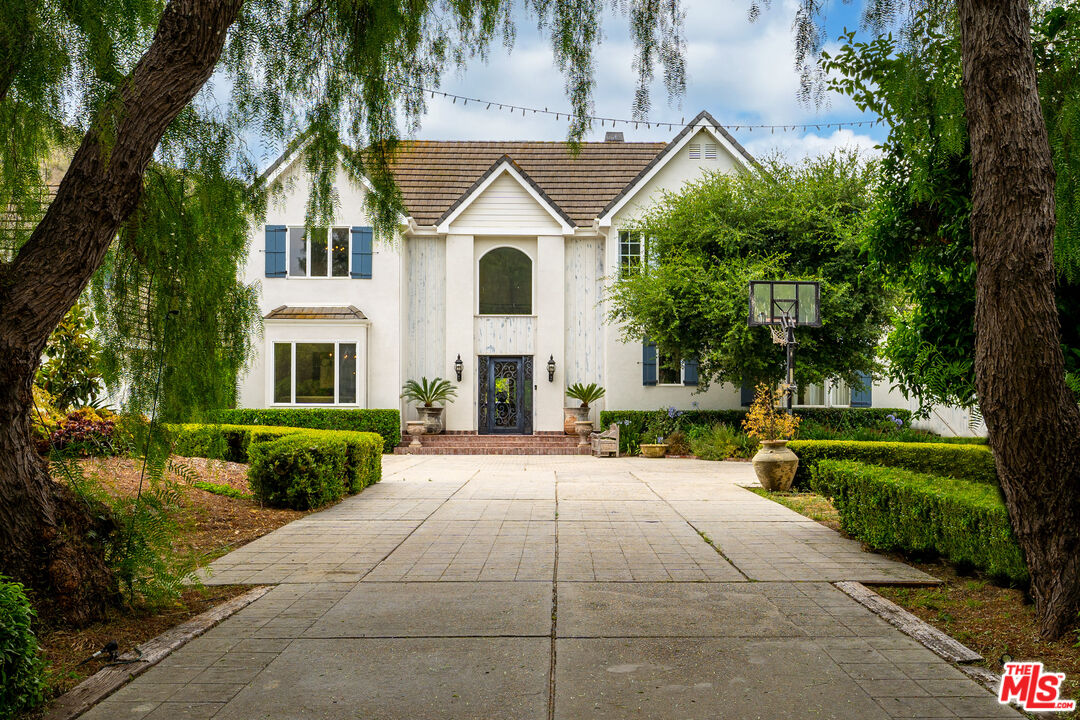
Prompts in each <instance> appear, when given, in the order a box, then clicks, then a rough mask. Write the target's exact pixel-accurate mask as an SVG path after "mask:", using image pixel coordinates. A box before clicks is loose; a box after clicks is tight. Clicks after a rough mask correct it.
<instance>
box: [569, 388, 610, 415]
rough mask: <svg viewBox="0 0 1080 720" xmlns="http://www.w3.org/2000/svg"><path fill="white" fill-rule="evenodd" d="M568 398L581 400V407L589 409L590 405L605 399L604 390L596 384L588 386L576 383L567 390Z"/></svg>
mask: <svg viewBox="0 0 1080 720" xmlns="http://www.w3.org/2000/svg"><path fill="white" fill-rule="evenodd" d="M566 396H567V397H572V398H574V399H575V400H580V401H581V407H583V408H586V409H587V408H588V407H589V403H591V402H593V401H595V400H599V399H600V398H602V397H604V388H603V387H601V386H599V385H597V384H596V383H589V384H588V385H583V384H581V383H574V384H573V385H571V386H570V387H568V388H566Z"/></svg>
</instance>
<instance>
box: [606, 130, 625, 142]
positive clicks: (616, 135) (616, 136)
mask: <svg viewBox="0 0 1080 720" xmlns="http://www.w3.org/2000/svg"><path fill="white" fill-rule="evenodd" d="M604 142H623V134H622V130H609V131H608V132H606V133H605V134H604Z"/></svg>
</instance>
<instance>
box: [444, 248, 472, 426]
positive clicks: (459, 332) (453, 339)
mask: <svg viewBox="0 0 1080 720" xmlns="http://www.w3.org/2000/svg"><path fill="white" fill-rule="evenodd" d="M473 266H474V260H473V236H472V235H447V236H446V285H445V286H446V302H445V303H444V305H445V307H446V363H445V366H444V367H445V369H444V372H445V374H444V375H443V377H445V378H449V379H450V380H451V381H452V382H455V383H456V385H457V390H458V394H457V399H456V400H454V401H453V402H451V403H450V404H449V405H448V406H447V408H446V412H445V413H444V414H445V415H446V429H447V430H475V429H476V355H475V354H474V352H473V345H474V337H473V336H474V331H473V316H474V315H475V313H476V297H475V292H474V288H475V287H476V283H475V281H474V277H473V276H474V272H475V268H474V267H473ZM459 354H460V355H461V362H462V363H464V365H465V368H464V370H463V371H462V373H461V382H457V375H456V374H455V371H454V361H455V360H457V357H458V355H459Z"/></svg>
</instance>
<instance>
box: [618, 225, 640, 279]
mask: <svg viewBox="0 0 1080 720" xmlns="http://www.w3.org/2000/svg"><path fill="white" fill-rule="evenodd" d="M631 235H637V238H638V241H637V246H638V251H637V255H631V254H630V253H624V252H623V247H624V246H627V247H629V245H630V244H631V243H630V236H631ZM624 238H625V239H624ZM617 239H618V248H617V252H616V259H615V266H616V270H615V271H616V272H617V273H618V274H619V279H620V280H622V279H626V278H628V277H630V275H631V274H632V273H634V272H640V271H641V269H642V268H643V267H645V262H646V257H647V252H646V238H645V233H643V232H641V231H640V230H638V231H634V230H619V232H618V235H617ZM630 257H636V258H637V265H635V266H628V265H626V264H625V263H623V258H630Z"/></svg>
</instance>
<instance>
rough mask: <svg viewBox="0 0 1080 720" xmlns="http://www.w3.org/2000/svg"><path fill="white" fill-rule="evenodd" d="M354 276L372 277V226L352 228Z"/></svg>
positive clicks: (364, 278)
mask: <svg viewBox="0 0 1080 720" xmlns="http://www.w3.org/2000/svg"><path fill="white" fill-rule="evenodd" d="M352 277H353V278H354V279H361V280H370V279H371V228H369V227H354V228H353V229H352Z"/></svg>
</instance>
